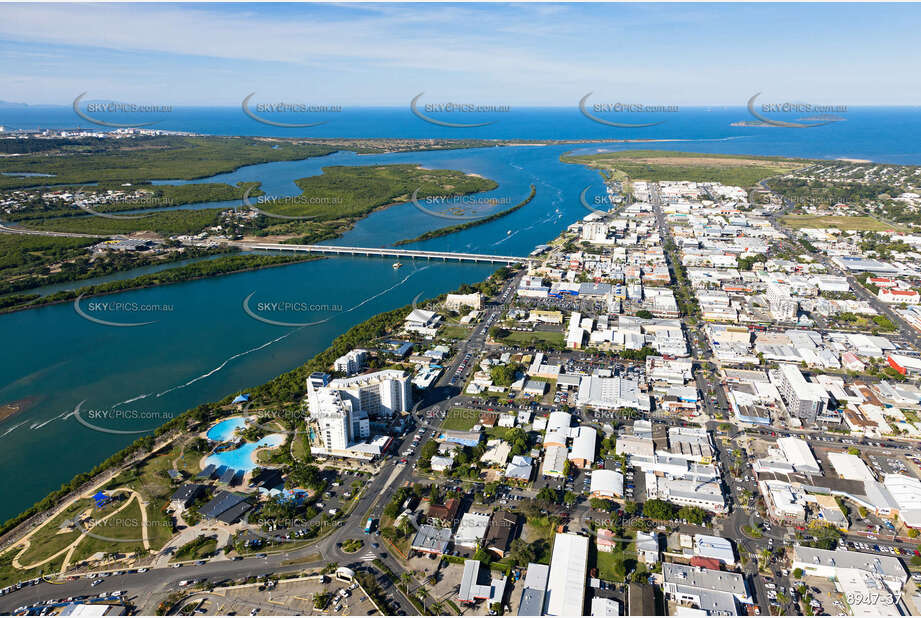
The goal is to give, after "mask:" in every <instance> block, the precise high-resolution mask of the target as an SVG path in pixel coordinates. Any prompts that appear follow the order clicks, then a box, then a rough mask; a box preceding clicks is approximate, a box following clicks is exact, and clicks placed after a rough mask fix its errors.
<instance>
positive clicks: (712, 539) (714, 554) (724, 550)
mask: <svg viewBox="0 0 921 618" xmlns="http://www.w3.org/2000/svg"><path fill="white" fill-rule="evenodd" d="M694 555H695V556H700V557H701V558H715V559H716V560H719V561H720V562H722V563H723V564H727V565H730V566H732V565H734V564H735V563H736V557H735V552H734V551H733V549H732V541H730V540H729V539H724V538H723V537H719V536H710V535H709V534H695V535H694Z"/></svg>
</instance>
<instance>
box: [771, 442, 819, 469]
mask: <svg viewBox="0 0 921 618" xmlns="http://www.w3.org/2000/svg"><path fill="white" fill-rule="evenodd" d="M777 446H778V447H779V448H780V450H781V452H783V461H785V462H787V463H789V464H790V465H791V466H793V469H794V470H796V471H797V472H802V473H804V474H821V472H822V469H821V468H820V467H819V462H818V461H816V458H815V456H814V455H813V454H812V449H810V448H809V443H808V442H806V441H805V440H803V439H801V438H794V437H789V438H778V439H777Z"/></svg>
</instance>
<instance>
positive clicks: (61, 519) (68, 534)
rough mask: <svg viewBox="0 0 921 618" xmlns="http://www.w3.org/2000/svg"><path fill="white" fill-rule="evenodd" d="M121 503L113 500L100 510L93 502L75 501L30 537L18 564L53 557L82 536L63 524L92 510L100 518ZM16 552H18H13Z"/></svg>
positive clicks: (88, 500)
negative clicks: (27, 547)
mask: <svg viewBox="0 0 921 618" xmlns="http://www.w3.org/2000/svg"><path fill="white" fill-rule="evenodd" d="M122 504H123V502H122V501H121V500H114V501H112V502H110V503H109V504H108V505H106V506H105V507H103V508H101V509H97V508H95V507H94V506H93V501H92V500H90V499H89V498H84V499H82V500H78V501H76V502H75V503H74V504H72V505H71V506H70V507H69V508H67V509H66V510H65V511H64V512H63V513H61V514H60V515H58V516H57V517H55V518H54V519H52V520H51V521H49V522H48V523H46V524H45V525H44V526H42V528H41V529H40V530H39V531H38V532H36V533H35V534H34V535H32V537H31V539H30V542H31V544H30V545H29V549H27V550H26V551H25V552H24V553H23V554H22V555H21V556H20V557H19V563H20V564H22V565H25V566H28V565H30V564H34V563H36V562H41V561H42V560H44V559H45V558H48V557H49V556H53V555H54V554H56V553H57V552H59V551H61V550H62V549H64V548H65V547H67V546H68V545H70V544H71V543H73V542H74V541H76V540H77V538H78V537H79V536H80V535H81V534H82V532H81V530H80V528H79V527H76V526H71V527H70V528H66V527H62V526H63V525H64V524H65V522H68V521H71V520H73V518H74V517H77V516H78V515H81V514H83V513H84V512H85V511H86V510H87V509H92V516H93V517H95V518H101V517H104V516H106V515H108V514H109V513H111V512H112V511H114V510H115V509H117V508H119V507H120V506H121V505H122ZM14 551H15V552H18V551H19V550H18V549H16V550H14Z"/></svg>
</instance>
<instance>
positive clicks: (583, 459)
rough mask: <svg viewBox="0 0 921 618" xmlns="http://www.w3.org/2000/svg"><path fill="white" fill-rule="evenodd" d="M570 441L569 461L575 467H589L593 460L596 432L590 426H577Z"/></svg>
mask: <svg viewBox="0 0 921 618" xmlns="http://www.w3.org/2000/svg"><path fill="white" fill-rule="evenodd" d="M578 432H579V433H578V434H577V435H576V437H575V438H573V441H572V451H570V453H569V461H571V462H572V463H573V465H574V466H576V467H577V468H583V469H584V468H591V467H592V463H593V462H594V461H595V439H596V436H597V433H598V432H596V431H595V429H594V428H592V427H579V429H578Z"/></svg>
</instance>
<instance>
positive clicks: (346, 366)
mask: <svg viewBox="0 0 921 618" xmlns="http://www.w3.org/2000/svg"><path fill="white" fill-rule="evenodd" d="M367 358H368V351H367V350H351V351H349V352H346V353H345V354H343V355H342V356H340V357H339V358H337V359H336V360H335V362H334V363H333V368H334V369H335V370H336V371H339V372H341V373H344V374H345V375H347V376H350V375H352V374H354V373H358V372H359V371H361V368H362V367H363V366H364V364H365V360H366V359H367Z"/></svg>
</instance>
